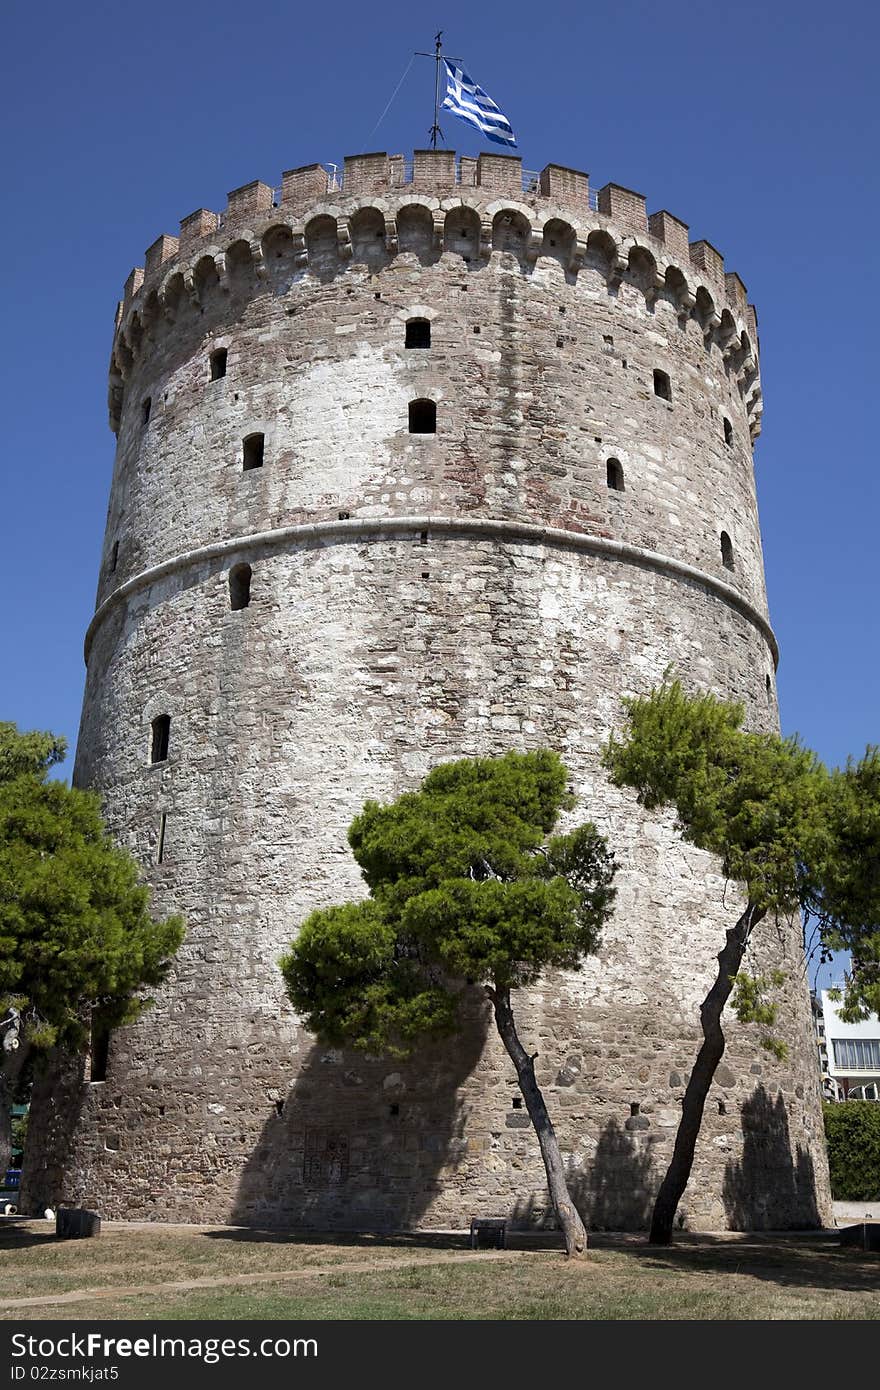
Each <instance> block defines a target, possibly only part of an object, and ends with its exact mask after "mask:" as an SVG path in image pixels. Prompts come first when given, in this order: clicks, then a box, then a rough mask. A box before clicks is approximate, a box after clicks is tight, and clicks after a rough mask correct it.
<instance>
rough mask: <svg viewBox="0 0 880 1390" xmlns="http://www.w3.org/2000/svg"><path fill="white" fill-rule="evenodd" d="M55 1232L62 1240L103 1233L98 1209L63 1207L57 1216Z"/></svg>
mask: <svg viewBox="0 0 880 1390" xmlns="http://www.w3.org/2000/svg"><path fill="white" fill-rule="evenodd" d="M55 1234H56V1236H60V1237H61V1239H62V1240H75V1239H78V1238H80V1237H83V1236H99V1235H100V1234H101V1218H100V1216H99V1215H98V1213H97V1212H96V1211H86V1210H85V1209H84V1208H83V1207H61V1208H60V1210H59V1212H58V1215H57V1216H56V1218H55Z"/></svg>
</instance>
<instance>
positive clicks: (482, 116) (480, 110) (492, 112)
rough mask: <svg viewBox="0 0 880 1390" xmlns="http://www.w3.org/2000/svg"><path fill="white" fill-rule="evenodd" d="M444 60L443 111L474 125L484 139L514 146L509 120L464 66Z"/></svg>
mask: <svg viewBox="0 0 880 1390" xmlns="http://www.w3.org/2000/svg"><path fill="white" fill-rule="evenodd" d="M443 62H444V63H445V64H446V97H445V99H444V102H443V110H444V111H451V112H452V114H453V115H454V116H459V117H460V118H461V119H462V120H463V121H469V122H470V124H471V125H475V126H476V127H477V130H479V131H480V132H481V133H482V134H483V135H485V137H486V139H487V140H494V141H495V143H496V144H498V145H513V147H514V148H516V140H515V139H514V135H513V130H512V129H511V125H510V121H509V120H508V119H507V117H506V116H505V115H504V113H503V112H501V111H499V110H498V107H497V106H496V105H495V103H494V101H493V100H492V98H491V97H490V96H487V95H486V93H485V92H484V91H483V89H482V87H478V86H477V84H476V82H474V81H473V79H472V78H470V77H468V75H467V73H466V72H465V70H464V68H462V67H459V66H458V64H457V63H450V61H449V59H448V58H444V59H443Z"/></svg>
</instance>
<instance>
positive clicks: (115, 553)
mask: <svg viewBox="0 0 880 1390" xmlns="http://www.w3.org/2000/svg"><path fill="white" fill-rule="evenodd" d="M118 562H119V542H118V541H114V542H113V549H112V550H111V551H110V573H111V574H115V573H116V566H117V564H118Z"/></svg>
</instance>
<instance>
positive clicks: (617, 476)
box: [605, 459, 623, 492]
mask: <svg viewBox="0 0 880 1390" xmlns="http://www.w3.org/2000/svg"><path fill="white" fill-rule="evenodd" d="M605 469H606V478H607V482H608V486H609V487H610V488H611V490H612V492H623V468H622V466H621V463H620V459H609V460H608V462H607V463H606V465H605Z"/></svg>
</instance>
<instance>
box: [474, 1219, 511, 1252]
mask: <svg viewBox="0 0 880 1390" xmlns="http://www.w3.org/2000/svg"><path fill="white" fill-rule="evenodd" d="M471 1249H472V1250H480V1249H483V1250H487V1249H488V1250H506V1249H507V1220H506V1218H505V1217H503V1216H474V1217H472V1218H471Z"/></svg>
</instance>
